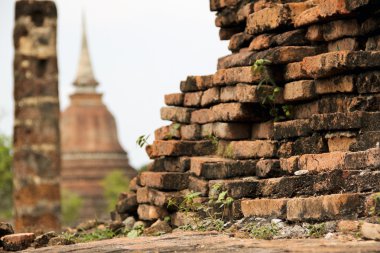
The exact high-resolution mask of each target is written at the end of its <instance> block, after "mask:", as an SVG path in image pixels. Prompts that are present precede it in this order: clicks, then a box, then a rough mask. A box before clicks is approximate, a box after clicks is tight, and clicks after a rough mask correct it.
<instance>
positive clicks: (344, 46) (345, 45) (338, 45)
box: [327, 38, 360, 52]
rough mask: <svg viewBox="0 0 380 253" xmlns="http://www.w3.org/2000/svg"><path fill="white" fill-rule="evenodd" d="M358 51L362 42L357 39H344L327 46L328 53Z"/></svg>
mask: <svg viewBox="0 0 380 253" xmlns="http://www.w3.org/2000/svg"><path fill="white" fill-rule="evenodd" d="M341 50H343V51H344V50H348V51H358V50H360V42H359V40H358V39H357V38H344V39H340V40H336V41H332V42H329V44H328V45H327V51H329V52H334V51H341Z"/></svg>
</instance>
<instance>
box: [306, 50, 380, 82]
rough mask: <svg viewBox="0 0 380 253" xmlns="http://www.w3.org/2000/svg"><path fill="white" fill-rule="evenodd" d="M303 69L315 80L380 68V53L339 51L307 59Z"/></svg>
mask: <svg viewBox="0 0 380 253" xmlns="http://www.w3.org/2000/svg"><path fill="white" fill-rule="evenodd" d="M301 65H302V69H303V70H304V71H305V73H306V74H307V75H308V76H310V77H313V78H321V77H328V76H332V75H336V74H340V73H344V72H348V71H351V70H354V69H366V68H374V67H379V66H380V52H379V51H353V52H350V51H338V52H330V53H325V54H320V55H317V56H310V57H305V58H304V59H303V61H302V64H301Z"/></svg>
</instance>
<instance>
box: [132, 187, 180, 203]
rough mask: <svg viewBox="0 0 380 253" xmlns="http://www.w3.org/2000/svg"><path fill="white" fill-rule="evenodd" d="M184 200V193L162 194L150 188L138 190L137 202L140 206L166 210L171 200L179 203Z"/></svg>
mask: <svg viewBox="0 0 380 253" xmlns="http://www.w3.org/2000/svg"><path fill="white" fill-rule="evenodd" d="M182 198H183V193H182V192H161V191H158V190H155V189H152V188H149V187H141V188H139V189H138V190H137V202H138V203H139V204H151V205H154V206H159V207H164V208H166V207H168V202H169V200H170V199H173V200H176V201H178V202H179V201H180V200H181V199H182Z"/></svg>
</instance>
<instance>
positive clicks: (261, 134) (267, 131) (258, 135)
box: [251, 121, 274, 140]
mask: <svg viewBox="0 0 380 253" xmlns="http://www.w3.org/2000/svg"><path fill="white" fill-rule="evenodd" d="M273 126H274V125H273V122H272V121H267V122H264V123H258V124H254V125H253V126H252V136H251V138H252V140H255V139H272V138H273Z"/></svg>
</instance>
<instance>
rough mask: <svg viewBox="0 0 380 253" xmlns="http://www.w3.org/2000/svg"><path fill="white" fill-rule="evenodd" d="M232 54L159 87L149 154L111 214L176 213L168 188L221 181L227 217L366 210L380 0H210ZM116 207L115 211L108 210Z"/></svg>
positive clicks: (301, 216) (375, 171)
mask: <svg viewBox="0 0 380 253" xmlns="http://www.w3.org/2000/svg"><path fill="white" fill-rule="evenodd" d="M210 7H211V10H212V11H216V12H217V14H216V21H215V24H216V26H217V27H220V38H221V39H222V40H230V43H229V47H228V48H229V50H230V51H231V52H232V53H231V54H230V55H227V56H225V57H222V58H220V59H219V60H218V65H217V71H216V73H215V74H213V75H208V76H189V77H187V79H186V80H185V81H182V82H181V84H180V90H181V93H173V94H168V95H166V96H165V103H166V105H167V107H164V108H162V109H161V118H162V119H163V120H168V121H171V122H172V124H170V125H168V126H164V127H162V128H159V129H157V130H156V131H155V140H154V142H153V144H152V145H149V146H147V148H146V150H147V153H148V155H149V157H150V158H151V159H154V161H153V162H152V163H151V164H150V165H149V168H148V171H146V172H142V173H141V174H140V175H139V176H137V177H136V178H134V179H133V180H132V182H131V191H130V192H129V193H123V194H121V195H120V201H119V203H118V204H117V208H116V211H117V214H118V215H119V216H120V217H121V218H122V219H123V217H126V216H128V215H137V216H138V217H139V219H141V220H146V221H154V220H156V219H163V218H164V217H166V216H168V215H171V218H172V219H171V222H172V224H174V225H179V224H181V223H182V220H181V217H182V216H181V214H180V213H179V212H176V211H175V210H168V208H167V204H168V201H169V199H172V198H174V199H180V198H181V197H183V196H184V195H185V194H187V193H188V192H191V191H193V192H200V194H201V198H200V201H207V199H208V198H209V197H213V196H215V194H216V193H215V191H214V190H213V186H214V185H216V184H218V185H220V186H221V188H222V189H223V190H226V191H227V192H228V195H229V196H231V197H232V198H234V200H235V201H234V203H233V205H232V207H231V208H230V210H229V212H228V216H229V217H233V218H241V217H250V216H255V217H276V218H281V219H285V220H287V221H294V222H298V221H316V222H317V221H325V220H337V219H341V218H348V219H356V218H360V217H365V216H368V215H369V209H370V206H371V205H372V204H373V203H372V202H373V198H372V196H373V194H374V193H375V192H379V191H380V171H379V169H380V148H379V142H380V124H379V123H380V2H379V1H378V0H310V1H304V0H258V1H248V0H210ZM114 218H115V217H114Z"/></svg>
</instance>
